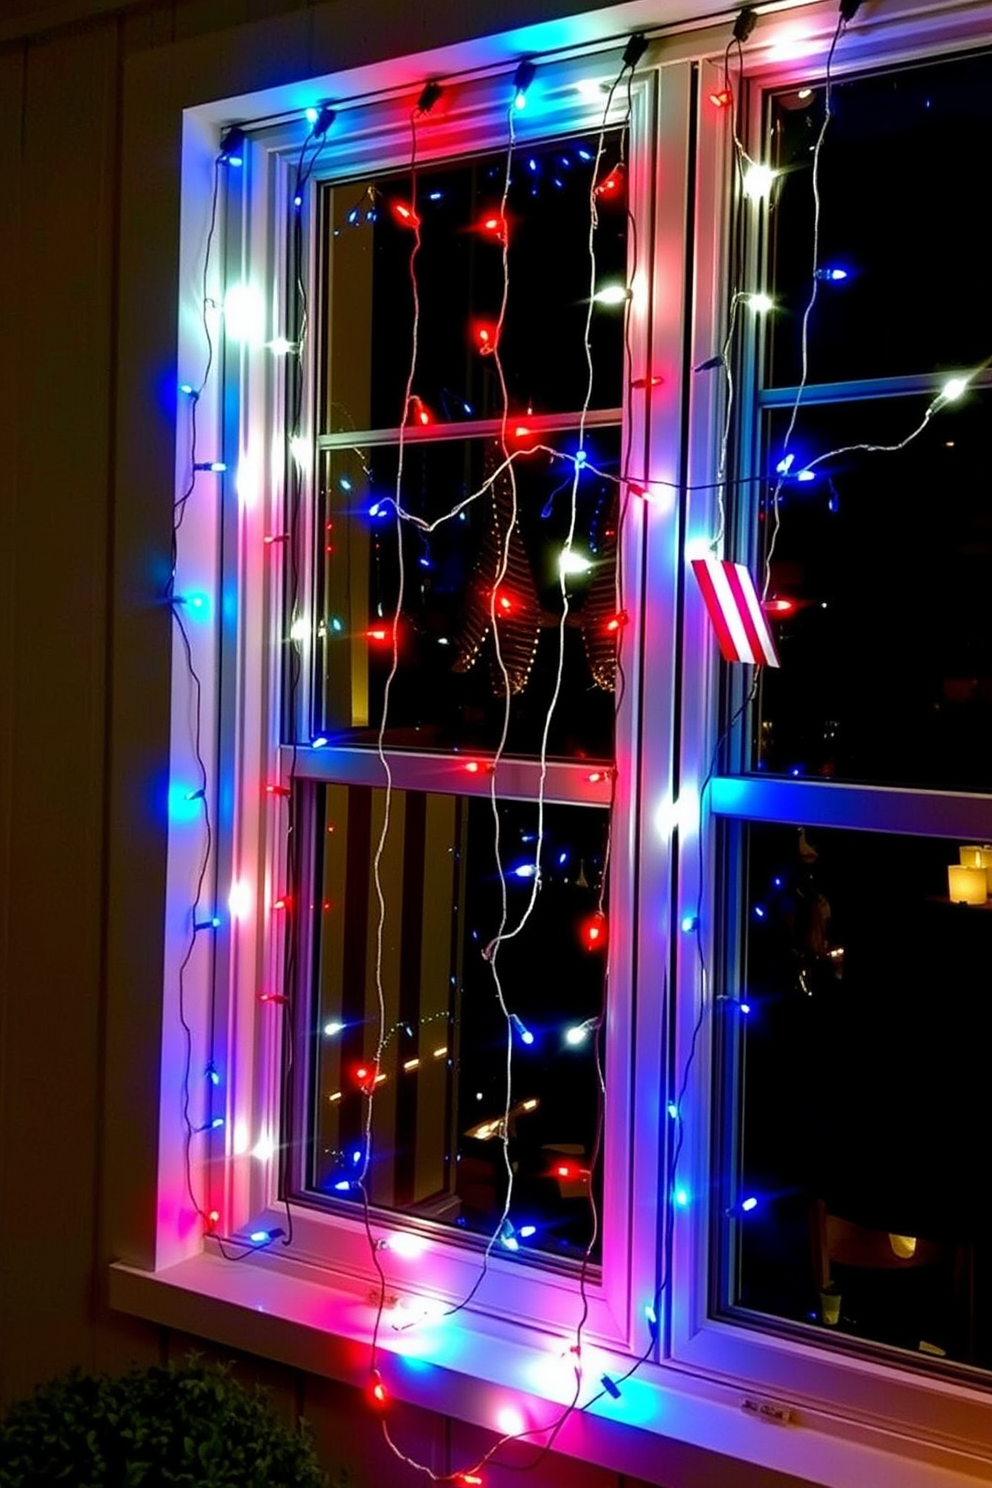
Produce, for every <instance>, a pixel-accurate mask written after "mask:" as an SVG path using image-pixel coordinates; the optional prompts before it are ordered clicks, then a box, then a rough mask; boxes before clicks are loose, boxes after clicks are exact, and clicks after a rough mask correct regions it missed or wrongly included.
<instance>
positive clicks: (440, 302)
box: [324, 133, 627, 432]
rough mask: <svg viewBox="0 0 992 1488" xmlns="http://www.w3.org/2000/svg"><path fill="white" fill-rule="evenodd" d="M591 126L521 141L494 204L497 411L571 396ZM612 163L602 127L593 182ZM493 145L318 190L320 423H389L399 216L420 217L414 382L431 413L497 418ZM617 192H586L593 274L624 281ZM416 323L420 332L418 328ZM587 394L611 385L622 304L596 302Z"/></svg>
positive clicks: (402, 221) (549, 409)
mask: <svg viewBox="0 0 992 1488" xmlns="http://www.w3.org/2000/svg"><path fill="white" fill-rule="evenodd" d="M597 145H598V136H592V137H589V138H577V139H574V140H568V139H566V140H558V141H556V142H555V143H554V144H551V145H546V144H545V145H520V146H518V147H517V149H516V151H515V153H514V159H513V165H512V177H511V184H510V189H509V194H508V197H507V205H506V215H505V223H506V236H507V239H508V262H507V300H506V313H505V317H504V323H503V331H502V335H501V338H500V356H501V360H502V363H503V371H504V375H505V377H506V384H507V394H508V397H509V403H510V408H511V410H513V411H516V412H531V413H536V414H538V415H540V414H543V413H562V412H567V411H569V410H578V409H580V408H582V407H583V404H584V401H585V397H586V387H587V378H588V364H587V362H586V356H585V352H584V349H583V344H584V337H585V330H586V319H587V313H588V308H589V292H590V264H589V191H590V186H591V183H592V171H593V166H594V162H595V158H596V150H597ZM618 160H619V137H618V135H617V134H616V133H611V134H609V135H607V137H606V141H605V147H604V153H603V157H602V160H601V162H600V170H599V179H600V180H604V179H605V178H607V177H608V176H609V173H610V171H611V169H612V168H613V167H615V166H616V165H617V162H618ZM505 176H506V151H505V150H501V151H498V152H494V153H493V154H491V155H487V156H484V157H482V158H481V159H477V160H473V161H469V162H467V163H465V162H462V163H459V164H455V165H445V166H429V165H428V166H422V167H420V168H419V169H418V171H417V174H416V201H415V202H414V201H413V198H412V196H411V183H410V177H409V174H408V173H407V174H405V175H395V176H383V177H376V178H375V179H369V180H364V181H351V182H347V183H345V184H344V185H335V186H333V187H328V188H327V193H326V197H325V201H324V233H325V243H326V251H327V263H328V265H329V269H330V279H329V285H328V291H327V296H326V307H325V317H326V326H325V330H326V335H325V344H326V346H327V347H328V361H327V366H326V370H325V409H326V413H325V428H326V430H328V431H330V432H334V431H339V430H348V429H391V428H396V427H397V426H398V425H399V424H400V423H401V422H402V409H403V402H404V391H405V387H406V379H407V375H408V372H409V367H410V354H411V346H412V336H413V293H412V287H411V279H410V248H411V228H410V222H411V214H412V213H413V212H414V211H415V212H416V215H417V216H418V217H419V219H420V249H419V251H418V254H417V264H416V272H417V293H418V298H419V303H420V326H421V331H422V335H421V336H420V338H419V340H418V349H417V367H416V374H415V378H414V384H413V388H412V392H413V394H414V396H415V397H416V398H417V399H418V400H419V407H420V408H422V409H423V411H424V412H425V413H426V415H427V417H428V419H430V420H432V421H435V422H441V423H445V422H456V423H460V422H463V421H464V420H466V419H471V418H474V419H486V418H495V417H498V416H500V415H501V413H502V408H503V397H502V390H501V388H500V383H499V377H498V373H497V370H496V367H495V363H494V360H493V357H492V355H491V346H492V342H491V339H490V341H489V342H488V343H487V342H486V341H485V340H484V339H483V332H485V330H486V329H487V328H488V329H489V331H490V334H491V333H492V331H493V329H494V327H495V324H496V322H497V321H498V319H499V314H500V308H501V304H502V299H503V236H504V229H503V226H502V222H503V217H502V212H501V202H502V195H503V186H504V181H505ZM625 201H626V198H625V195H624V193H623V192H622V191H621V192H619V193H618V194H617V197H616V199H614V198H613V196H612V195H611V194H610V193H608V192H607V193H605V194H604V193H600V195H599V197H598V199H597V211H598V216H599V227H598V229H597V232H596V278H597V283H599V284H603V283H608V282H620V283H623V282H624V276H625V272H626V262H627V248H626V243H627V213H626V210H625ZM425 328H429V332H428V331H427V330H426V329H425ZM590 341H591V349H592V366H593V369H594V381H593V392H592V400H591V405H590V406H591V407H593V408H615V407H618V406H619V404H620V402H621V397H622V386H621V368H622V365H623V356H622V347H623V317H622V316H619V315H617V314H616V312H615V311H599V310H597V311H596V313H595V314H594V315H593V318H592V325H591V330H590Z"/></svg>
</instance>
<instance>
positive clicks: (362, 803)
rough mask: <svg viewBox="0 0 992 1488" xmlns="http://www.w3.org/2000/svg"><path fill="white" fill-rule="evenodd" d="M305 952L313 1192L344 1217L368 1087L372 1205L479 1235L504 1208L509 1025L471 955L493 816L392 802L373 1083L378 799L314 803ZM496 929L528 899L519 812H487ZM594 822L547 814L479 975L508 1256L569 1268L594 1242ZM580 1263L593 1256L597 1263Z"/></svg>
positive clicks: (487, 940) (495, 1031)
mask: <svg viewBox="0 0 992 1488" xmlns="http://www.w3.org/2000/svg"><path fill="white" fill-rule="evenodd" d="M321 793H322V796H323V805H324V822H323V836H324V843H325V849H324V853H323V863H322V865H321V868H322V883H319V884H318V885H317V892H316V894H315V896H314V901H315V903H317V904H322V905H323V910H322V913H321V915H320V920H319V925H318V933H317V952H316V955H317V961H316V985H317V992H316V999H315V1008H316V1023H315V1029H314V1035H315V1040H316V1046H315V1047H316V1054H315V1093H314V1136H313V1140H314V1148H313V1164H312V1174H313V1177H312V1183H313V1187H314V1188H315V1189H317V1190H319V1191H320V1192H321V1193H324V1194H327V1195H330V1196H332V1197H334V1198H340V1199H341V1200H342V1201H348V1200H349V1199H350V1200H354V1201H359V1200H360V1194H359V1192H358V1191H357V1190H356V1189H355V1188H353V1187H351V1186H350V1185H351V1182H352V1180H353V1178H354V1177H355V1175H356V1173H357V1172H359V1171H360V1169H361V1164H362V1151H363V1133H364V1130H365V1122H366V1116H367V1111H368V1095H367V1093H366V1092H367V1091H368V1090H369V1089H370V1088H371V1087H372V1086H373V1084H374V1088H375V1094H374V1097H373V1123H372V1156H371V1162H370V1166H369V1171H368V1179H367V1183H368V1191H369V1198H370V1201H371V1202H372V1203H373V1204H375V1205H377V1206H379V1207H381V1208H384V1209H393V1210H396V1211H399V1212H402V1213H405V1214H408V1215H413V1216H418V1217H420V1218H422V1219H430V1220H435V1221H440V1222H442V1223H444V1224H448V1225H454V1226H457V1227H460V1228H462V1229H464V1230H467V1231H470V1232H472V1233H475V1234H480V1235H485V1236H487V1237H488V1236H489V1235H491V1234H492V1233H493V1231H494V1229H495V1228H496V1227H497V1226H498V1224H499V1220H500V1216H501V1214H502V1212H503V1205H504V1201H505V1197H506V1187H507V1176H506V1163H505V1160H504V1153H503V1142H502V1139H501V1133H502V1126H503V1121H504V1117H505V1113H506V1108H507V1089H506V1070H507V1023H506V1018H505V1017H504V1015H503V1013H502V1011H501V1009H500V1005H499V999H498V995H497V986H496V980H495V977H494V972H493V961H492V959H491V957H490V956H489V955H488V954H487V952H488V950H489V948H490V947H491V945H492V942H493V939H494V937H495V936H496V935H497V934H498V932H499V928H500V917H501V887H500V877H499V873H498V870H497V862H496V854H495V845H494V844H495V836H494V820H493V812H492V806H491V803H490V802H489V801H488V800H485V799H467V798H463V797H458V796H444V795H436V794H425V793H420V792H412V791H396V792H394V793H393V796H392V802H391V806H390V818H389V832H388V836H387V839H386V846H385V849H384V851H383V853H382V856H381V863H380V882H381V885H382V893H383V900H384V902H385V920H384V925H383V936H382V954H381V983H382V992H383V999H384V1004H385V1028H386V1036H385V1039H384V1047H383V1049H382V1053H381V1056H380V1059H379V1064H378V1067H376V1064H375V1059H376V1048H377V1040H378V1033H379V1013H378V1007H379V1003H378V995H377V990H376V956H377V951H376V943H377V925H378V915H379V908H378V896H377V893H376V890H375V885H374V877H373V859H374V855H375V852H376V846H377V844H378V842H379V838H380V833H381V828H382V820H383V811H384V809H385V806H384V801H385V797H384V792H382V791H380V790H369V789H365V788H348V787H345V786H340V785H330V786H327V787H323V788H322V791H321ZM498 813H499V840H500V844H501V847H500V851H501V855H502V862H503V871H504V875H505V878H506V892H507V922H506V929H507V930H513V929H515V928H516V927H517V926H518V925H520V924H521V922H522V920H523V919H524V915H525V912H526V910H527V908H528V905H529V904H530V902H531V898H532V893H533V889H534V865H535V862H536V861H537V854H538V842H537V832H538V810H537V805H536V804H535V803H509V802H501V803H500V804H499V807H498ZM607 824H608V816H607V813H606V812H604V811H602V810H600V809H596V808H587V807H572V806H570V807H564V806H548V807H546V808H545V813H544V835H543V845H542V847H541V851H540V891H539V892H538V893H537V894H536V896H535V897H534V903H533V912H532V913H531V914H530V916H529V918H527V919H526V922H525V923H524V925H523V928H522V929H521V930H520V933H519V934H517V935H515V936H514V937H513V938H510V939H507V940H505V941H504V942H503V943H502V944H501V946H500V947H499V950H498V953H497V955H496V960H495V966H496V971H497V973H498V976H499V981H500V985H501V987H502V990H503V996H504V998H505V1001H506V1007H507V1012H508V1013H510V1014H513V1015H515V1018H516V1020H517V1021H516V1022H515V1025H514V1027H515V1033H514V1037H513V1059H512V1077H511V1088H510V1096H509V1108H510V1113H509V1125H508V1131H509V1150H508V1158H509V1161H510V1163H511V1164H512V1167H513V1172H514V1187H513V1199H512V1203H511V1207H510V1214H509V1220H510V1225H511V1228H508V1229H506V1230H505V1232H504V1237H503V1238H504V1244H505V1243H506V1242H509V1244H508V1245H507V1247H506V1248H509V1249H517V1248H519V1249H520V1250H521V1251H524V1250H528V1249H529V1250H535V1249H536V1250H540V1251H544V1252H550V1253H552V1254H555V1255H562V1256H573V1257H574V1256H581V1255H583V1254H584V1252H585V1248H586V1246H587V1245H588V1243H589V1239H590V1236H591V1235H592V1233H593V1227H592V1211H591V1206H590V1182H591V1183H592V1189H593V1192H594V1194H595V1195H596V1197H597V1203H598V1195H599V1191H600V1186H601V1178H600V1172H599V1167H598V1165H597V1162H596V1147H597V1124H598V1118H599V1110H600V1099H599V1081H598V1077H597V1071H596V1046H597V1037H596V1033H595V1028H594V1027H593V1026H592V1025H593V1023H594V1022H596V1021H597V1020H599V1018H600V1016H601V1014H602V1010H603V997H604V987H605V980H604V961H605V957H604V955H603V953H602V950H600V949H592V950H591V949H590V948H589V945H588V943H587V934H588V928H589V925H590V922H592V923H593V924H594V925H598V924H599V923H600V922H599V921H598V919H597V918H596V916H597V911H598V908H599V902H600V886H601V883H602V874H603V863H604V852H605V848H606V833H607V830H608V825H607ZM596 1256H597V1257H598V1250H597V1251H596Z"/></svg>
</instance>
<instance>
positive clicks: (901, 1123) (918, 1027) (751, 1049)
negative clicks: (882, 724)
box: [725, 826, 992, 1369]
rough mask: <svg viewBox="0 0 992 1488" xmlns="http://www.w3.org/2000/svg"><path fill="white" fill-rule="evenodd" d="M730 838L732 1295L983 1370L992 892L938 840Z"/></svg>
mask: <svg viewBox="0 0 992 1488" xmlns="http://www.w3.org/2000/svg"><path fill="white" fill-rule="evenodd" d="M747 837H748V868H747V875H746V884H747V898H746V905H745V913H746V916H747V919H746V955H745V960H744V981H743V985H742V988H741V994H740V995H741V997H742V998H746V1001H747V1005H748V1007H749V1009H750V1011H749V1012H748V1013H747V1014H744V1013H742V1012H741V1011H740V1008H739V1006H737V1005H736V1004H735V1003H733V1002H730V1003H727V1004H726V1005H725V1008H726V1014H725V1015H726V1017H727V1020H728V1021H727V1023H726V1025H725V1029H726V1033H727V1036H728V1037H727V1046H728V1047H729V1048H730V1049H731V1050H733V1055H732V1058H733V1059H735V1061H736V1064H737V1069H738V1079H737V1084H736V1089H737V1101H736V1117H737V1121H738V1126H737V1133H738V1143H737V1145H738V1154H739V1164H740V1169H739V1186H738V1190H737V1192H736V1193H735V1194H734V1195H731V1196H730V1204H728V1207H731V1206H735V1207H736V1211H737V1214H738V1215H739V1218H738V1219H736V1220H735V1222H734V1223H733V1225H732V1226H731V1238H732V1239H733V1241H734V1251H733V1254H734V1256H735V1258H736V1266H735V1268H734V1271H735V1282H734V1285H733V1292H732V1296H731V1301H733V1302H736V1303H737V1304H738V1305H740V1306H744V1307H748V1308H753V1309H755V1310H757V1311H759V1312H764V1313H770V1314H772V1315H773V1316H775V1317H779V1318H789V1319H794V1320H796V1321H804V1322H812V1323H814V1324H817V1325H819V1326H821V1327H823V1328H824V1329H825V1330H830V1331H833V1330H837V1331H840V1332H842V1333H845V1334H853V1335H855V1336H857V1337H859V1338H862V1339H870V1340H875V1341H879V1342H882V1343H887V1344H893V1345H897V1346H899V1347H902V1348H905V1349H910V1350H913V1351H916V1352H922V1353H923V1354H925V1355H926V1356H927V1357H928V1358H929V1359H930V1360H931V1362H932V1360H933V1359H934V1358H935V1357H940V1356H942V1355H946V1356H947V1357H948V1358H951V1359H958V1360H966V1361H968V1362H972V1363H975V1364H978V1365H979V1366H981V1367H982V1368H986V1369H987V1368H992V1307H990V1299H992V1288H990V1284H989V1283H990V1281H992V1228H990V1223H989V1221H990V1219H992V1204H990V1200H989V1196H988V1185H987V1183H986V1181H985V1172H984V1160H985V1159H984V1154H985V1151H986V1148H987V1145H988V1140H989V1135H990V1132H992V1094H990V1086H989V1080H988V1071H987V1051H988V1047H989V1041H990V1039H992V997H990V993H992V985H990V972H989V967H990V965H992V904H989V903H986V904H983V905H980V906H966V905H961V904H956V903H951V902H950V900H949V898H948V875H947V869H948V865H949V864H956V863H957V862H958V855H959V844H958V843H957V842H956V841H941V840H935V839H923V838H913V837H905V836H898V837H893V836H886V835H881V834H874V833H859V832H850V831H833V830H819V829H817V830H813V829H810V830H809V831H800V830H797V829H796V828H795V827H784V826H754V827H751V828H750V829H749V831H748V833H747ZM745 1196H750V1197H755V1198H757V1199H758V1203H757V1205H756V1206H755V1207H754V1208H753V1209H751V1210H750V1212H742V1211H741V1209H740V1202H741V1200H743V1199H744V1197H745Z"/></svg>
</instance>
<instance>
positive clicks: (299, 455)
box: [289, 434, 310, 470]
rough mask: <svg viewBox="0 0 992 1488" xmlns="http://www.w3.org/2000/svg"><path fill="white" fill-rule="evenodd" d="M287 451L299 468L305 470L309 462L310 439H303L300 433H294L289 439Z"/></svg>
mask: <svg viewBox="0 0 992 1488" xmlns="http://www.w3.org/2000/svg"><path fill="white" fill-rule="evenodd" d="M289 452H290V454H291V455H292V457H293V459H294V460H295V461H296V464H297V466H298V468H299V469H300V470H306V468H307V466H308V465H309V464H310V441H309V439H304V438H303V435H302V434H294V435H293V437H292V439H291V440H290V441H289Z"/></svg>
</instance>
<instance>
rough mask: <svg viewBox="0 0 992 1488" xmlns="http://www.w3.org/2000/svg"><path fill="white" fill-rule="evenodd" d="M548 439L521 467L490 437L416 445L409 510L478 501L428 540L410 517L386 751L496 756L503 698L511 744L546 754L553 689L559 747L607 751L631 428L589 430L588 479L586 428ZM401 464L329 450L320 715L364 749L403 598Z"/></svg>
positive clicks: (375, 450) (407, 490) (433, 511)
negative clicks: (579, 458) (581, 461)
mask: <svg viewBox="0 0 992 1488" xmlns="http://www.w3.org/2000/svg"><path fill="white" fill-rule="evenodd" d="M535 442H536V441H535ZM543 442H544V441H543V440H542V443H543ZM548 442H549V444H551V445H552V446H553V447H554V449H555V450H556V451H558V452H559V454H557V455H551V454H549V453H548V452H547V451H546V450H544V449H533V450H531V452H529V453H526V454H525V455H523V456H522V457H521V458H519V459H518V460H516V461H515V463H514V465H513V467H512V472H511V471H510V470H508V469H503V470H501V471H500V470H499V467H500V465H501V464H503V456H502V454H501V451H500V446H499V443H498V442H497V441H496V440H494V439H473V440H451V441H443V442H440V443H433V442H432V443H427V444H423V443H415V444H410V445H408V446H407V447H406V449H405V451H404V463H403V472H404V474H403V496H402V500H403V507H404V510H405V511H406V512H408V513H409V514H411V515H412V516H413V517H416V518H420V519H422V521H424V522H425V523H430V522H433V521H435V520H436V519H437V518H438V517H440V516H442V515H444V514H445V513H448V512H450V511H452V510H454V509H455V508H456V507H457V506H458V505H459V503H461V502H462V501H463V500H464V499H465V498H466V497H468V496H471V495H472V494H473V493H475V492H480V491H481V492H482V494H481V495H480V496H478V497H477V498H476V499H475V500H474V501H472V502H471V503H470V504H469V505H467V506H465V507H464V509H462V510H461V511H460V512H459V513H458V515H457V516H455V517H453V518H452V519H450V520H448V521H445V522H444V523H442V524H441V525H440V526H437V527H436V528H435V529H434V531H432V532H428V531H425V530H424V529H423V528H422V527H418V526H416V525H415V524H414V523H413V522H407V521H405V522H404V523H403V524H402V525H403V560H404V579H403V604H402V614H401V617H400V622H399V635H398V640H399V669H398V672H397V675H396V677H395V679H394V681H393V684H392V687H391V689H390V695H389V712H388V719H387V724H386V731H385V741H386V742H387V744H389V745H390V746H392V747H394V748H406V749H461V750H473V749H488V750H494V749H495V748H496V746H497V744H498V742H499V740H500V736H501V734H502V730H503V726H504V714H505V707H506V695H507V692H509V693H510V695H511V706H510V718H509V728H508V733H507V738H506V749H507V751H508V752H509V753H511V754H518V755H531V756H534V755H536V754H538V753H539V751H540V749H541V745H542V740H543V739H544V736H545V734H544V731H545V724H546V720H547V717H548V713H549V709H550V708H551V704H552V700H553V699H554V698H555V694H556V691H557V701H556V703H555V708H554V714H553V717H552V721H551V726H550V729H549V731H548V734H547V748H548V752H549V753H550V754H551V755H559V756H572V757H574V756H591V757H596V758H600V759H609V758H610V757H611V756H612V753H613V720H614V707H615V698H614V692H615V683H616V654H617V641H618V623H617V618H616V613H617V522H618V510H619V494H618V492H619V485H618V480H617V477H618V475H619V432H618V431H617V430H614V429H594V430H591V431H589V433H588V434H587V436H586V439H585V442H584V453H585V457H586V465H585V467H584V468H583V469H582V470H581V472H580V473H579V474H578V476H577V478H576V471H575V463H574V458H573V457H574V455H575V454H576V452H577V449H578V438H577V435H576V434H575V433H569V432H568V431H562V432H559V433H557V434H555V435H553V436H548ZM396 467H397V449H396V447H395V446H374V447H372V448H371V449H367V450H364V451H361V450H341V451H334V452H332V453H330V454H329V455H328V456H327V460H326V465H325V469H324V479H323V513H324V523H323V535H324V537H325V538H326V542H325V553H324V564H323V590H322V594H321V596H320V599H319V608H320V610H321V620H320V624H319V625H318V638H319V641H320V647H319V650H318V666H319V668H320V676H319V679H318V681H319V699H320V704H321V706H322V713H321V715H320V716H319V717H318V719H317V723H318V725H319V726H320V727H321V728H322V729H324V730H325V731H327V732H329V733H330V734H331V735H333V736H338V737H340V738H342V739H345V740H347V741H348V742H353V743H371V742H374V740H375V739H376V738H377V736H378V731H379V726H380V722H381V719H382V710H383V697H384V688H385V681H386V678H387V676H388V674H389V671H390V667H391V665H392V656H393V650H392V636H393V631H392V617H393V614H394V611H395V607H396V599H397V595H398V592H399V572H398V564H397V530H396V529H397V523H396V517H395V502H394V494H393V493H394V492H395V487H396ZM487 481H490V482H491V484H490V485H489V486H488V488H486V482H487ZM573 489H574V512H573ZM514 513H515V514H516V519H515V521H514ZM573 520H574V529H573ZM570 529H573V532H572V544H571V549H572V556H573V558H574V559H575V560H576V562H575V565H574V566H575V569H576V571H574V572H570V573H569V574H568V575H567V577H566V580H565V584H566V591H567V594H568V616H567V620H566V623H565V625H564V627H562V625H561V618H562V614H563V602H562V593H561V570H560V562H561V558H562V554H563V551H564V548H565V545H566V541H567V539H568V536H569V532H570ZM507 534H509V537H507ZM504 557H505V571H503V576H502V578H501V579H499V574H500V572H501V570H502V564H503V561H504ZM497 580H499V581H498V583H497ZM494 589H495V596H494ZM494 605H495V613H496V617H497V621H496V623H497V629H498V634H499V651H500V655H499V658H497V654H496V648H495V646H494V644H493V636H492V612H493V607H494ZM559 666H560V667H561V682H560V686H559V685H558V680H559Z"/></svg>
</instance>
